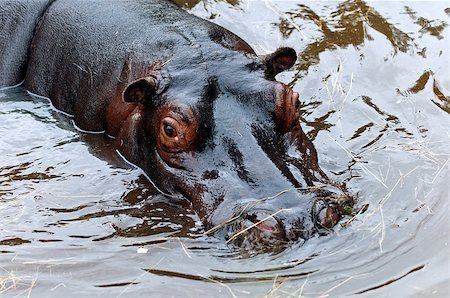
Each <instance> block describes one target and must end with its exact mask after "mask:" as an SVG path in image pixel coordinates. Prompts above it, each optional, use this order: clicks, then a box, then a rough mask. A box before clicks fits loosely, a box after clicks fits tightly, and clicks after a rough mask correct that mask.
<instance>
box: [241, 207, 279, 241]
mask: <svg viewBox="0 0 450 298" xmlns="http://www.w3.org/2000/svg"><path fill="white" fill-rule="evenodd" d="M247 216H248V217H247V218H248V219H249V220H250V221H251V222H253V224H254V225H255V228H256V229H258V230H259V231H260V232H262V233H263V234H266V235H267V236H270V237H273V238H276V239H286V234H285V231H284V228H283V226H282V225H281V224H280V222H279V221H278V220H277V219H276V218H275V217H273V216H272V215H271V214H269V213H267V212H264V211H256V212H254V213H252V214H248V215H247Z"/></svg>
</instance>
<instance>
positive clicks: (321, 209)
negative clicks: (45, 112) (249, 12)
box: [8, 1, 353, 251]
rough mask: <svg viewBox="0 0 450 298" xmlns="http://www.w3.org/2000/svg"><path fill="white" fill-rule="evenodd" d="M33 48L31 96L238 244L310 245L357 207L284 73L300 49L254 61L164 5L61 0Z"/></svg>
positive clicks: (224, 37) (243, 47) (230, 38)
mask: <svg viewBox="0 0 450 298" xmlns="http://www.w3.org/2000/svg"><path fill="white" fill-rule="evenodd" d="M107 5H109V6H111V9H108V10H107V11H105V9H104V8H105V6H107ZM99 15H101V16H102V17H101V18H99ZM61 17H63V18H64V19H65V21H64V22H61V20H60V18H61ZM75 25H76V26H75ZM85 28H91V29H89V30H86V29H85ZM8 33H9V34H11V36H13V37H16V32H15V31H11V32H8ZM52 40H58V46H56V45H55V44H54V43H52V42H51V41H52ZM29 52H30V54H29V56H30V57H29V61H28V62H27V64H28V69H27V72H26V75H25V81H24V87H25V88H26V89H27V90H29V91H31V92H33V93H35V94H38V95H41V96H46V97H49V98H50V99H51V101H52V102H53V104H54V105H55V106H56V107H57V108H58V109H61V110H62V111H64V112H66V113H69V114H73V116H74V121H75V125H77V127H79V128H81V129H83V130H87V131H102V130H105V131H106V134H107V135H109V136H111V137H113V138H114V139H115V143H114V144H115V146H116V147H117V149H118V151H119V152H120V154H121V155H122V156H123V157H125V158H126V159H127V160H128V161H129V162H131V163H133V164H135V165H137V166H139V167H141V168H142V169H143V170H144V172H145V173H146V174H147V175H148V177H149V179H150V180H151V181H152V183H154V184H155V185H156V187H157V188H158V189H159V190H160V191H161V192H162V193H163V194H168V195H169V196H173V197H182V198H185V199H187V200H188V201H189V202H190V203H191V204H192V209H193V210H195V211H196V212H197V214H198V216H199V217H200V219H201V220H202V221H203V223H204V224H205V227H206V229H207V230H209V231H210V232H211V233H213V231H216V230H217V231H218V233H217V235H218V236H221V237H223V236H224V235H226V236H225V238H227V239H229V240H230V241H231V240H233V243H235V244H237V245H238V246H239V247H244V246H246V247H248V248H249V249H253V247H260V248H262V250H263V251H264V250H268V251H271V250H274V249H279V248H280V247H281V245H282V244H286V243H289V242H290V241H294V240H297V239H303V240H305V239H308V238H309V237H310V236H311V235H312V234H313V233H314V232H316V231H317V230H318V229H327V228H331V227H333V226H334V225H335V224H336V223H337V222H338V220H339V219H340V217H341V213H342V210H343V208H344V206H346V205H351V204H352V203H353V199H352V198H350V196H349V195H348V194H346V193H345V187H344V186H339V185H337V184H335V183H334V182H332V181H330V180H329V179H328V178H327V176H326V175H325V173H324V172H323V171H322V170H321V169H320V167H319V165H318V160H317V154H316V150H315V148H314V146H313V144H312V143H311V142H310V140H308V138H307V137H306V136H305V134H304V133H303V131H302V129H301V127H300V123H299V118H298V115H297V112H298V111H297V110H298V107H299V95H298V93H295V92H293V91H292V89H291V88H289V87H288V86H286V85H284V84H282V83H279V82H277V81H276V80H275V76H276V75H277V74H279V73H281V72H283V71H285V70H287V69H289V68H291V67H292V66H293V65H294V63H295V62H296V60H297V56H296V53H295V51H294V50H293V49H291V48H280V49H278V50H277V51H275V52H274V53H272V54H269V55H265V56H259V57H258V56H257V55H256V54H255V53H254V51H253V50H252V49H251V48H250V46H249V45H248V44H247V43H246V42H244V41H243V40H242V39H240V38H239V37H237V36H236V35H234V34H232V33H231V32H229V31H227V30H225V29H223V28H221V27H218V26H216V25H214V24H212V23H210V22H207V21H204V20H202V19H200V18H197V17H195V16H192V15H189V14H187V13H186V12H185V11H183V10H181V9H179V8H177V7H176V6H175V5H173V4H172V3H170V2H168V1H120V2H119V3H115V4H114V6H113V7H112V4H109V3H108V2H105V1H90V2H84V1H70V2H67V1H54V2H52V4H51V5H50V6H49V7H48V9H47V10H46V11H45V13H44V15H43V17H42V18H41V20H40V22H39V26H38V27H37V28H36V30H35V35H34V38H33V40H32V42H31V46H30V48H29ZM231 219H232V220H231ZM211 229H212V230H211ZM241 232H242V233H241Z"/></svg>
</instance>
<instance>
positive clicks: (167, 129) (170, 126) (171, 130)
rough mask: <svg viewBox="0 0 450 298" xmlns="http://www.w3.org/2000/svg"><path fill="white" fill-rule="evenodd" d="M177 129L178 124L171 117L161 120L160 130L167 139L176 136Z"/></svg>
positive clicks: (178, 127)
mask: <svg viewBox="0 0 450 298" xmlns="http://www.w3.org/2000/svg"><path fill="white" fill-rule="evenodd" d="M178 129H180V124H179V123H178V122H177V120H175V119H174V118H172V117H165V118H164V119H163V120H162V122H161V131H162V133H163V134H164V136H165V137H167V138H169V139H174V138H176V137H177V135H178Z"/></svg>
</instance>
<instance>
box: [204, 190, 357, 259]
mask: <svg viewBox="0 0 450 298" xmlns="http://www.w3.org/2000/svg"><path fill="white" fill-rule="evenodd" d="M303 191H304V190H303ZM307 195H308V197H309V198H307V200H308V201H310V202H311V204H310V208H306V209H304V210H302V212H298V213H297V212H296V211H297V210H292V209H291V208H286V209H278V210H273V209H271V208H268V207H267V206H270V205H267V204H261V203H260V202H261V201H251V202H249V203H247V204H246V205H243V206H240V207H238V208H237V209H236V210H235V212H233V214H232V215H231V216H230V217H229V218H228V219H227V220H225V221H224V222H223V223H221V224H219V225H217V226H216V227H215V228H213V229H211V230H210V231H208V232H207V233H208V234H211V233H214V232H216V231H219V230H221V234H222V235H224V236H225V238H226V240H227V243H229V244H231V245H233V246H234V247H237V248H239V249H240V250H241V251H244V252H246V253H250V254H257V253H261V252H271V253H277V252H281V251H282V250H284V249H285V248H287V247H288V246H289V245H291V244H292V243H294V242H305V241H306V240H308V239H309V238H311V237H312V236H313V235H315V234H319V235H326V234H328V233H329V232H331V231H332V228H333V227H334V226H335V225H336V224H337V223H338V222H339V221H340V220H341V219H342V217H343V216H345V215H348V209H349V207H350V208H351V206H352V205H353V203H354V202H353V199H352V197H350V196H349V195H348V194H346V193H343V192H339V194H338V193H336V192H331V191H329V190H326V189H323V188H316V187H312V188H310V189H308V190H307ZM270 199H273V197H270ZM267 201H270V200H267ZM262 205H263V206H262Z"/></svg>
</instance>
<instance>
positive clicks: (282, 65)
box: [260, 47, 297, 80]
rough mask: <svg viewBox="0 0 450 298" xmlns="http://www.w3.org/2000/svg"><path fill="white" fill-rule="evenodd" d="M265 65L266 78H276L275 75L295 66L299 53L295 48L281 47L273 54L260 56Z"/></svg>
mask: <svg viewBox="0 0 450 298" xmlns="http://www.w3.org/2000/svg"><path fill="white" fill-rule="evenodd" d="M260 59H261V61H262V62H263V63H264V66H265V73H266V78H267V79H269V80H274V79H275V76H276V75H277V74H279V73H280V72H282V71H285V70H287V69H289V68H291V67H292V66H294V64H295V61H296V60H297V54H296V53H295V50H294V49H293V48H287V47H285V48H279V49H278V50H276V51H275V52H274V53H272V54H268V55H265V56H262V57H260Z"/></svg>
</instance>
